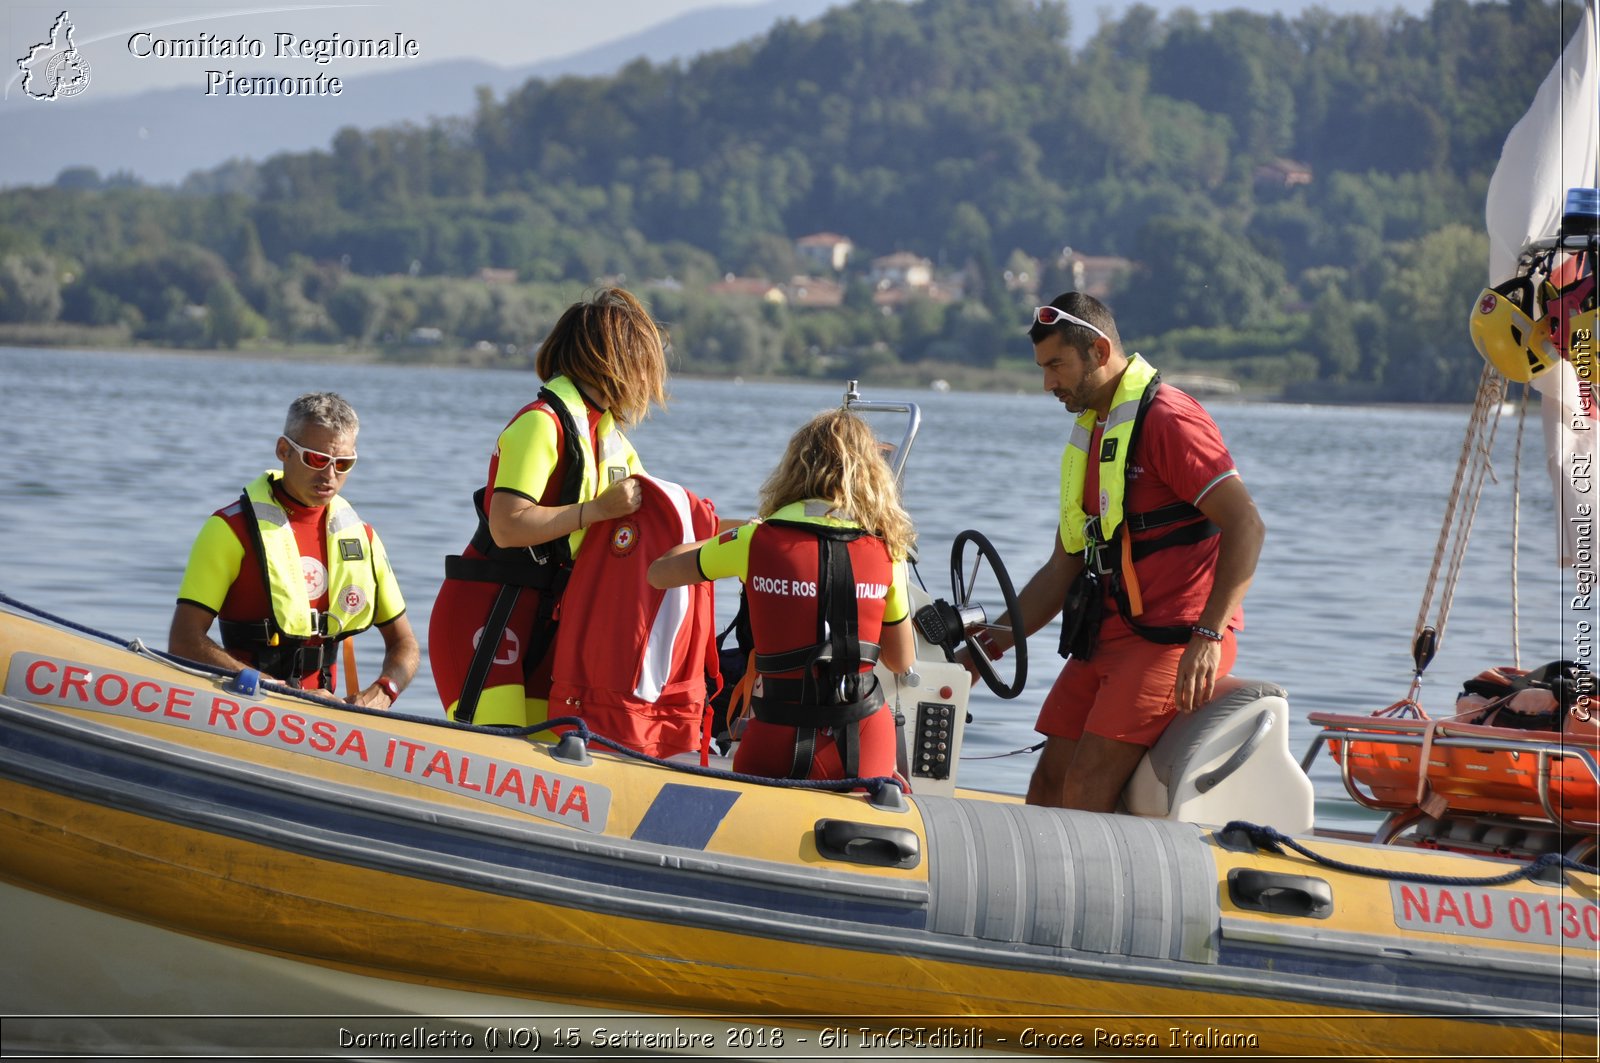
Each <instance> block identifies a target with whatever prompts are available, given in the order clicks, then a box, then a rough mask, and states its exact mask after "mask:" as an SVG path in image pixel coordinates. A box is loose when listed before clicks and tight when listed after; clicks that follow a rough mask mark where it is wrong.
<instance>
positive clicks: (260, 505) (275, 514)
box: [250, 498, 289, 528]
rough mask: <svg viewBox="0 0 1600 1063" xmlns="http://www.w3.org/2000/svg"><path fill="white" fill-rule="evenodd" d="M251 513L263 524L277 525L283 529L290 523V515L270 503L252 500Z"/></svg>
mask: <svg viewBox="0 0 1600 1063" xmlns="http://www.w3.org/2000/svg"><path fill="white" fill-rule="evenodd" d="M250 513H251V515H252V516H254V517H255V518H256V520H259V521H261V522H262V523H263V524H276V525H277V526H278V527H280V528H282V527H283V526H284V525H286V524H288V523H289V514H287V513H285V512H284V511H283V510H281V509H279V508H278V507H277V506H275V505H273V504H272V503H270V502H257V501H256V500H255V499H253V498H252V499H251V500H250Z"/></svg>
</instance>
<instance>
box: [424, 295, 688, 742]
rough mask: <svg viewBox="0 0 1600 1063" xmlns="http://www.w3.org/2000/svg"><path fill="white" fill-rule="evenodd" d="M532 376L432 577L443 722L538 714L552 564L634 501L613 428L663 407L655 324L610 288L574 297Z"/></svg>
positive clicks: (556, 576)
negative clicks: (467, 533)
mask: <svg viewBox="0 0 1600 1063" xmlns="http://www.w3.org/2000/svg"><path fill="white" fill-rule="evenodd" d="M535 368H536V369H537V371H538V373H539V376H540V378H541V379H542V380H543V381H544V382H545V383H544V387H542V388H540V389H539V396H538V398H537V399H535V400H534V401H533V402H531V403H529V404H528V405H526V406H524V407H523V408H522V409H520V410H518V411H517V413H516V415H515V416H514V417H512V418H511V421H510V423H509V424H507V425H506V427H505V429H504V430H503V431H502V432H501V433H500V438H499V440H498V442H497V445H496V446H495V449H494V453H493V454H491V455H490V457H489V476H488V483H487V485H486V486H485V487H484V488H482V489H481V490H479V491H478V492H477V493H476V494H474V495H473V503H474V505H475V507H476V509H477V515H478V528H477V531H476V532H475V533H474V534H473V536H472V541H471V543H470V544H469V545H468V546H467V548H466V549H465V550H464V551H462V553H461V554H460V555H457V556H452V557H448V558H446V559H445V581H444V585H443V586H442V587H441V588H440V589H439V597H438V598H437V599H436V600H435V602H434V605H433V616H432V619H431V621H430V623H429V625H428V656H429V661H430V663H431V665H432V667H433V677H434V683H435V685H437V686H438V688H439V699H440V700H441V701H442V702H443V703H444V706H445V712H446V713H447V714H448V715H449V716H450V717H451V718H452V719H456V720H461V721H464V722H472V723H479V724H501V725H512V726H525V725H528V724H533V723H539V722H542V721H543V720H546V719H548V718H549V716H548V702H547V698H548V694H549V690H550V653H549V650H550V646H551V643H552V641H553V637H554V633H555V623H554V611H555V606H556V602H557V601H558V600H559V598H560V592H561V587H562V586H563V585H564V583H565V570H567V569H568V568H570V567H571V563H572V558H573V556H574V555H575V554H577V552H578V546H579V545H580V544H581V543H582V541H583V532H584V529H585V528H587V527H588V526H589V525H591V524H593V523H594V522H595V521H598V520H605V519H607V518H611V517H622V516H626V515H628V514H630V513H633V512H634V511H636V510H637V509H638V508H639V504H640V497H641V488H640V486H639V483H638V481H636V480H634V479H633V476H634V475H635V474H637V473H641V472H643V471H644V470H643V468H642V467H641V466H640V464H639V456H638V454H636V453H635V452H634V449H633V446H632V445H631V444H630V443H629V442H628V440H627V438H626V437H624V436H623V434H622V427H623V426H631V425H634V424H636V423H638V422H639V421H640V420H642V419H643V418H644V416H645V414H646V413H647V412H648V411H649V408H650V406H651V405H656V406H661V405H664V404H665V401H666V375H667V369H666V354H665V350H664V339H663V336H662V331H661V329H660V327H659V326H658V325H657V324H656V322H655V321H654V320H653V319H652V318H651V316H650V313H649V311H647V310H646V309H645V308H644V306H643V305H642V304H641V303H640V302H639V300H638V299H636V298H634V297H633V296H632V295H631V294H629V293H628V292H626V291H624V290H622V289H621V288H604V289H601V290H600V291H599V292H597V293H596V294H595V296H594V297H593V298H592V299H586V300H584V301H582V302H578V303H574V304H573V305H572V306H570V307H568V308H567V309H566V311H565V312H564V313H563V314H562V315H561V318H560V320H558V321H557V322H556V325H555V328H553V329H552V330H551V332H550V335H549V336H548V337H546V338H545V341H544V343H543V344H541V345H540V347H539V353H538V357H537V359H536V362H535Z"/></svg>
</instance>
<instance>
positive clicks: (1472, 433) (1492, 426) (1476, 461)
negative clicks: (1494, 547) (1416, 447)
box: [1413, 363, 1505, 645]
mask: <svg viewBox="0 0 1600 1063" xmlns="http://www.w3.org/2000/svg"><path fill="white" fill-rule="evenodd" d="M1504 384H1505V381H1504V378H1502V377H1501V376H1500V375H1499V374H1498V373H1496V372H1495V371H1494V370H1493V368H1492V367H1490V366H1489V365H1488V364H1487V363H1485V364H1484V367H1483V372H1482V374H1481V375H1480V376H1479V377H1478V394H1477V398H1476V399H1475V400H1474V402H1473V405H1472V414H1471V416H1470V417H1469V419H1468V421H1467V433H1466V438H1465V439H1464V440H1462V444H1461V459H1460V461H1459V462H1457V464H1456V477H1455V482H1454V483H1453V484H1452V485H1451V488H1450V501H1449V502H1448V503H1447V504H1446V506H1445V514H1444V522H1443V524H1442V525H1441V527H1440V528H1439V541H1438V544H1437V545H1436V546H1435V547H1434V552H1433V565H1432V567H1431V568H1430V569H1429V570H1428V581H1427V585H1426V586H1425V587H1424V589H1423V593H1422V607H1421V608H1420V609H1419V610H1418V611H1417V626H1416V630H1415V632H1414V634H1413V645H1415V640H1416V639H1418V638H1420V637H1421V636H1422V632H1423V630H1424V629H1425V628H1427V627H1428V609H1429V607H1430V606H1431V605H1432V604H1433V596H1434V592H1435V590H1436V589H1439V588H1440V569H1441V568H1444V569H1445V571H1444V577H1443V586H1442V589H1439V611H1438V614H1437V618H1436V619H1435V620H1434V623H1433V630H1434V634H1435V636H1436V638H1437V639H1438V641H1439V642H1443V640H1444V629H1445V625H1446V623H1447V622H1448V621H1449V618H1450V606H1451V604H1452V602H1453V601H1454V600H1455V589H1456V584H1457V582H1458V581H1459V580H1460V577H1461V566H1462V563H1463V561H1464V560H1465V558H1466V554H1467V543H1468V542H1469V540H1470V539H1471V537H1472V523H1473V519H1474V518H1475V517H1476V516H1477V512H1478V501H1479V499H1480V498H1481V497H1482V495H1483V483H1484V480H1485V479H1486V478H1490V477H1492V472H1491V469H1490V466H1491V459H1492V457H1493V451H1494V437H1495V430H1496V428H1498V426H1499V423H1500V402H1501V398H1502V396H1503V394H1504ZM1452 537H1453V539H1452ZM1447 556H1448V558H1449V561H1448V565H1447V564H1446V557H1447Z"/></svg>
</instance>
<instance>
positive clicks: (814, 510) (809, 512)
mask: <svg viewBox="0 0 1600 1063" xmlns="http://www.w3.org/2000/svg"><path fill="white" fill-rule="evenodd" d="M832 512H833V507H832V506H830V505H828V503H826V502H819V501H817V500H816V499H814V498H813V499H811V500H809V501H807V502H806V508H805V515H806V516H808V517H826V516H827V515H828V514H829V513H832Z"/></svg>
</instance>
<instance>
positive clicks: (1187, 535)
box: [1132, 520, 1222, 561]
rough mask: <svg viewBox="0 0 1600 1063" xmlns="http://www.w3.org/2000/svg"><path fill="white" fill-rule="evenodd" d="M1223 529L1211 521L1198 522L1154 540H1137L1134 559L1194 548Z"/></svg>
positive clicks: (1134, 544) (1175, 529)
mask: <svg viewBox="0 0 1600 1063" xmlns="http://www.w3.org/2000/svg"><path fill="white" fill-rule="evenodd" d="M1221 534H1222V529H1221V528H1219V527H1217V526H1216V525H1215V524H1213V523H1211V522H1210V521H1209V520H1202V521H1196V522H1195V523H1193V524H1185V525H1184V526H1183V527H1181V528H1174V529H1172V530H1171V531H1169V532H1167V534H1165V535H1161V536H1157V537H1156V538H1154V539H1135V540H1134V541H1133V551H1132V552H1133V559H1134V560H1135V561H1143V560H1144V559H1145V558H1147V557H1149V556H1150V555H1151V554H1154V553H1158V552H1159V551H1162V550H1166V549H1168V548H1170V547H1174V546H1193V545H1194V544H1195V543H1203V542H1205V541H1206V540H1207V539H1209V538H1211V537H1212V536H1214V535H1221Z"/></svg>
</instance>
